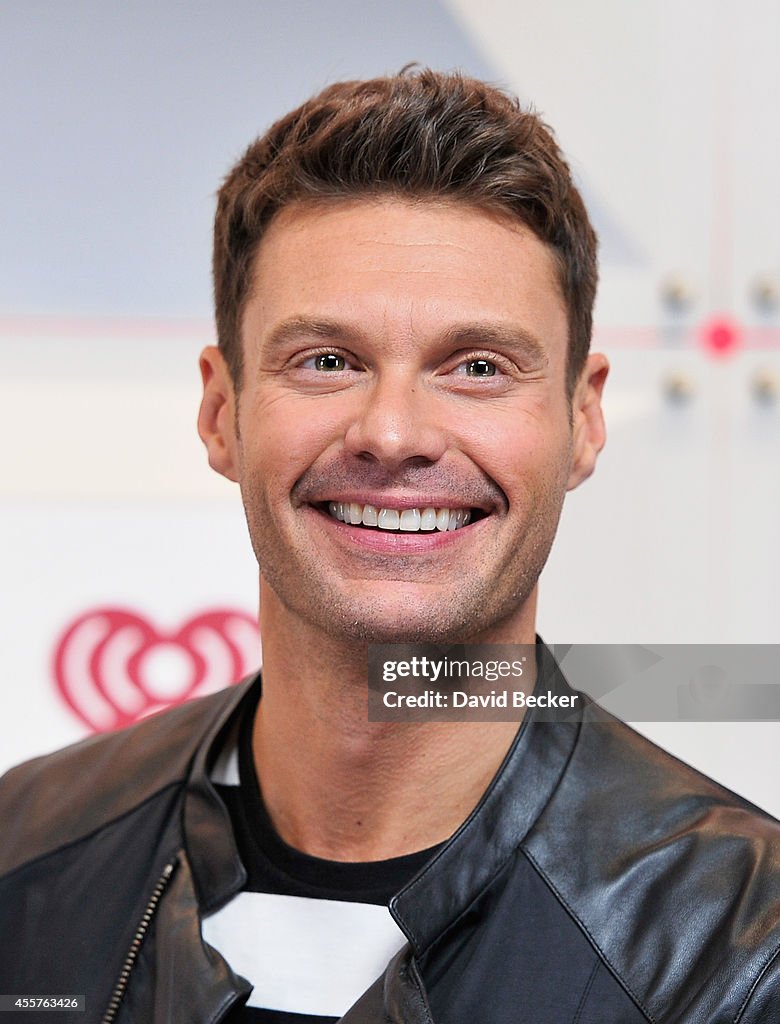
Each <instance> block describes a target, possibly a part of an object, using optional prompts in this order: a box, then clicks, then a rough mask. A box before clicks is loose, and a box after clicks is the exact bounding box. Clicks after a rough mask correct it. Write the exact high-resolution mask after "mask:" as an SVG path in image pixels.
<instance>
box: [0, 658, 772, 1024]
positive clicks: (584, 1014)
mask: <svg viewBox="0 0 780 1024" xmlns="http://www.w3.org/2000/svg"><path fill="white" fill-rule="evenodd" d="M254 685H259V681H257V682H256V683H255V684H254ZM251 686H252V683H251V682H250V683H247V684H245V685H242V686H238V687H234V688H231V689H229V690H226V691H223V692H221V693H218V694H215V695H214V696H210V697H207V698H204V699H202V700H198V701H194V702H192V703H190V704H186V705H184V706H182V707H179V708H175V709H173V710H172V711H169V712H166V713H164V714H162V715H160V716H158V717H155V718H152V719H150V720H148V721H146V722H143V723H142V724H140V725H137V726H134V727H133V728H131V729H128V730H125V731H123V732H120V733H117V734H114V735H108V736H100V737H95V738H92V739H89V740H87V741H86V742H84V743H81V744H79V745H77V746H75V747H71V748H68V749H66V750H64V751H61V752H59V753H56V754H53V755H50V756H49V757H45V758H40V759H38V760H35V761H32V762H29V763H28V764H26V765H22V766H21V767H19V768H16V769H14V770H13V771H11V772H10V773H9V774H8V775H6V776H5V777H4V779H2V780H0V822H2V833H0V834H1V835H2V841H1V842H0V993H8V994H33V995H35V994H38V995H40V994H83V995H85V997H86V1013H72V1014H71V1013H67V1012H62V1013H58V1014H57V1018H56V1019H57V1020H59V1021H64V1022H67V1021H74V1022H79V1024H92V1022H100V1021H118V1022H124V1024H127V1022H130V1021H132V1022H138V1024H206V1022H217V1021H219V1020H220V1019H222V1018H223V1017H224V1015H225V1014H226V1013H227V1011H228V1008H229V1007H230V1006H231V1005H232V1004H233V1003H234V1002H235V1001H236V1000H239V999H241V998H243V997H245V996H246V994H247V993H248V992H249V989H250V986H249V985H248V984H247V982H246V981H245V980H243V979H241V978H239V977H237V976H236V975H235V974H234V973H233V972H232V971H231V970H230V967H229V966H228V965H227V964H226V963H225V962H224V961H223V960H222V958H221V957H220V956H219V955H218V954H216V953H215V952H214V950H213V949H211V948H210V947H208V946H206V945H205V944H204V943H203V941H202V939H201V934H200V916H201V915H203V914H207V913H209V912H211V911H213V910H215V909H217V908H218V907H220V906H221V905H223V904H224V903H225V902H227V901H228V900H229V899H230V898H231V897H232V896H233V895H234V894H235V893H236V892H237V891H238V890H239V889H240V888H241V887H242V885H243V883H244V878H245V874H244V869H243V867H242V865H241V862H240V860H239V857H238V854H237V852H236V848H235V843H234V840H233V836H232V832H231V828H230V822H229V819H228V816H227V813H226V811H225V808H224V807H223V805H222V803H221V802H220V800H219V798H218V797H217V795H216V793H215V791H214V789H213V787H212V785H211V783H210V782H209V778H208V770H209V766H210V759H211V757H213V753H214V751H216V750H217V749H218V747H219V743H220V738H221V736H222V735H223V734H224V732H225V731H226V729H227V728H228V727H229V725H230V722H231V720H232V719H233V716H234V714H236V713H238V710H239V706H240V704H241V702H242V699H245V698H246V699H250V697H251V695H250V694H249V693H248V690H249V689H250V687H251ZM545 687H546V688H549V689H552V690H554V691H555V690H557V691H558V692H559V693H566V692H570V691H568V690H567V689H566V684H565V682H564V680H563V679H562V678H561V677H560V675H559V674H558V673H557V671H555V670H554V669H553V670H552V672H551V673H550V675H548V677H547V678H546V679H545ZM578 703H579V704H580V705H581V707H582V710H581V711H580V712H579V713H578V714H577V715H576V716H575V717H574V718H572V713H571V711H566V712H565V714H562V715H561V720H560V721H540V720H539V719H538V717H536V716H535V713H534V712H531V713H529V714H528V716H527V717H526V720H525V722H524V724H523V726H522V728H521V729H520V731H519V733H518V736H517V739H516V740H515V743H514V745H513V747H512V749H511V751H510V752H509V754H508V755H507V758H506V760H505V762H504V764H503V766H502V767H501V769H500V770H499V772H498V774H497V776H496V778H495V779H494V781H493V783H492V784H491V786H490V788H489V789H488V791H487V792H486V794H485V796H484V797H483V799H482V800H481V802H480V804H479V806H478V807H477V808H476V810H475V811H474V813H473V814H472V815H471V816H470V817H469V819H468V820H467V821H466V822H465V823H464V824H463V826H462V827H461V828H460V829H459V830H458V832H457V833H456V834H455V835H454V836H453V838H452V839H451V840H450V841H449V842H448V843H447V844H446V845H445V846H444V847H443V848H442V849H441V850H440V852H439V853H438V854H437V855H436V856H435V858H434V859H433V860H432V861H431V862H430V863H429V864H428V865H427V866H426V867H425V869H424V870H423V871H422V872H421V873H420V874H419V875H418V876H417V877H416V878H415V879H414V880H413V881H412V882H411V884H409V885H408V886H407V887H406V888H405V889H404V890H402V891H401V892H400V893H398V895H397V896H395V898H394V899H393V901H392V903H391V910H392V913H393V914H394V916H395V917H396V919H397V921H398V923H399V925H400V926H401V928H402V929H403V931H404V932H405V934H406V935H407V937H408V940H409V941H408V945H407V946H406V947H405V948H404V949H403V950H402V951H401V953H400V954H399V955H398V956H397V957H396V958H395V959H394V960H393V961H392V962H391V963H390V964H389V965H388V968H387V970H386V971H385V973H384V975H383V976H382V977H381V978H380V979H378V980H377V982H376V983H375V984H374V985H373V986H372V987H371V988H370V989H369V990H368V991H367V992H366V993H365V995H364V996H363V997H362V998H361V999H360V1000H359V1001H358V1003H356V1004H355V1006H354V1007H353V1008H352V1009H351V1010H350V1011H349V1012H348V1013H347V1014H346V1015H345V1017H344V1018H343V1020H344V1021H345V1022H346V1024H380V1022H388V1021H389V1022H393V1024H401V1022H403V1024H432V1022H435V1024H466V1022H473V1024H510V1022H512V1024H635V1022H636V1024H638V1022H647V1021H652V1022H656V1024H661V1022H663V1024H682V1022H686V1024H688V1022H691V1024H692V1022H697V1024H726V1022H729V1024H737V1022H740V1024H759V1022H760V1024H777V1022H780V954H779V947H780V825H778V823H776V822H775V821H774V820H773V819H771V818H769V817H768V816H767V815H765V814H763V813H762V812H761V811H758V810H757V809H756V808H754V807H752V806H751V805H750V804H748V803H747V802H746V801H744V800H742V799H740V798H739V797H737V796H735V795H734V794H732V793H730V792H728V791H726V790H724V789H723V788H721V787H720V786H718V785H716V784H715V783H713V782H711V781H710V780H708V779H706V778H704V777H703V776H701V775H700V774H698V773H697V772H695V771H693V770H692V769H691V768H689V767H687V766H686V765H684V764H681V763H680V762H678V761H676V760H675V759H674V758H672V757H670V756H669V755H668V754H666V753H664V752H663V751H661V750H659V749H658V748H657V747H655V746H653V745H652V744H651V743H649V742H647V741H646V740H644V739H643V738H642V737H640V736H638V735H637V734H636V733H634V732H633V731H632V730H630V729H629V728H628V727H626V726H624V725H622V724H621V723H617V722H615V721H614V720H613V719H611V718H610V717H609V716H607V715H606V714H605V713H603V712H602V711H600V709H598V708H597V706H595V705H593V704H591V703H590V702H589V701H587V698H582V699H581V700H580V701H578ZM564 719H565V720H564ZM38 1017H39V1015H38V1014H35V1013H29V1012H25V1013H24V1015H23V1016H22V1015H19V1018H18V1019H19V1020H22V1021H27V1022H28V1024H32V1022H34V1021H35V1020H36V1019H38ZM4 1019H7V1020H8V1021H9V1024H10V1022H11V1021H12V1020H14V1019H16V1015H15V1014H9V1015H8V1017H7V1018H4ZM40 1019H41V1020H45V1021H46V1022H47V1024H51V1020H52V1017H51V1014H50V1013H49V1014H47V1015H46V1016H45V1017H44V1016H42V1015H41V1016H40Z"/></svg>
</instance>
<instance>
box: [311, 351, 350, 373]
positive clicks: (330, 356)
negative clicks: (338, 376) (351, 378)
mask: <svg viewBox="0 0 780 1024" xmlns="http://www.w3.org/2000/svg"><path fill="white" fill-rule="evenodd" d="M313 362H314V368H315V370H322V371H323V372H325V373H332V372H333V371H334V370H336V371H338V370H346V368H347V361H346V359H345V358H344V356H340V355H339V354H338V353H337V352H321V353H320V354H319V355H318V356H314V360H313Z"/></svg>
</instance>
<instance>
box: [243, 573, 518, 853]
mask: <svg viewBox="0 0 780 1024" xmlns="http://www.w3.org/2000/svg"><path fill="white" fill-rule="evenodd" d="M528 603H529V604H533V601H529V602H528ZM528 612H529V614H528V615H527V618H528V619H529V620H530V621H527V622H524V623H521V624H518V623H514V624H513V628H512V631H511V636H509V635H506V634H505V633H504V631H501V635H492V636H490V637H481V638H479V640H480V642H483V643H486V642H491V643H509V642H512V643H530V644H533V642H534V625H533V608H531V609H529V610H528ZM261 627H262V634H263V696H262V700H261V702H260V706H259V709H258V713H257V716H256V719H255V725H254V732H253V750H254V758H255V764H256V767H257V774H258V778H259V779H260V786H261V789H262V794H263V799H264V801H265V804H266V807H267V809H268V813H269V815H270V817H271V820H272V821H273V823H274V826H275V828H276V829H277V831H278V832H279V834H280V836H281V837H282V839H284V840H285V842H287V843H288V844H289V845H291V846H293V847H295V848H296V849H298V850H302V851H304V852H306V853H309V854H311V855H313V856H317V857H323V858H327V859H329V860H340V861H370V860H385V859H389V858H391V857H398V856H402V855H403V854H407V853H412V852H414V851H416V850H422V849H426V848H427V847H430V846H434V845H436V844H437V843H440V842H442V841H443V840H445V839H447V838H449V836H450V835H452V833H453V832H454V831H455V830H456V829H457V828H458V826H459V825H460V824H461V823H462V822H463V821H464V820H465V819H466V818H467V817H468V815H469V813H470V812H471V811H472V810H473V808H474V807H475V806H476V805H477V803H478V802H479V799H480V797H481V796H482V794H483V793H484V791H485V789H486V788H487V786H488V785H489V783H490V781H491V779H492V778H493V776H494V775H495V773H496V771H497V770H498V767H499V765H500V764H501V762H502V760H503V759H504V757H505V755H506V753H507V751H508V749H509V747H510V745H511V743H512V740H513V738H514V736H515V734H516V732H517V728H518V723H517V722H516V721H514V722H429V723H421V722H408V723H407V722H403V723H401V722H370V721H369V720H368V714H367V691H366V685H367V683H366V671H367V670H366V666H367V647H366V645H361V644H357V643H355V642H354V641H349V642H345V641H339V640H338V639H337V638H334V637H332V636H329V635H327V634H326V633H324V632H322V631H321V630H319V629H317V628H316V627H313V626H311V625H310V624H305V623H301V621H300V620H299V619H297V617H294V616H293V615H292V614H291V613H290V612H289V611H288V610H287V609H286V608H284V607H283V606H282V605H281V604H280V602H278V600H277V599H276V598H275V595H273V594H272V593H271V592H270V591H269V588H265V589H264V591H263V600H262V613H261ZM518 627H519V628H518ZM528 684H529V685H530V686H532V685H533V678H530V679H529V681H528Z"/></svg>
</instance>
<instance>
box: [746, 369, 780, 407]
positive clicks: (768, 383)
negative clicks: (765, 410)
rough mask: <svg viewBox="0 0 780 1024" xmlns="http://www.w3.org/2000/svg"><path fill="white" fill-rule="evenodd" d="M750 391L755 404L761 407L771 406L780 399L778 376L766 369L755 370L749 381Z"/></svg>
mask: <svg viewBox="0 0 780 1024" xmlns="http://www.w3.org/2000/svg"><path fill="white" fill-rule="evenodd" d="M751 390H752V392H753V397H754V398H755V400H756V401H757V402H761V403H762V405H773V404H774V403H775V402H777V401H778V399H780V375H778V374H777V373H775V372H774V371H773V370H770V369H769V368H768V367H762V368H761V369H760V370H756V372H755V374H754V375H753V380H752V381H751Z"/></svg>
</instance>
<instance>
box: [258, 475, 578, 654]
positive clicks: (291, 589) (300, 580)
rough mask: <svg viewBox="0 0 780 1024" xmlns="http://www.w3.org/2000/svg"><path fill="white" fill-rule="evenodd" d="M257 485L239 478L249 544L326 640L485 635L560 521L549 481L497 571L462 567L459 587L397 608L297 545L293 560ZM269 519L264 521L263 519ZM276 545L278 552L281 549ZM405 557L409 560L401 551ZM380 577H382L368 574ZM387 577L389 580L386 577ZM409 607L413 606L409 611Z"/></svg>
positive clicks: (528, 579) (516, 604)
mask: <svg viewBox="0 0 780 1024" xmlns="http://www.w3.org/2000/svg"><path fill="white" fill-rule="evenodd" d="M260 493H261V491H260V489H257V488H254V487H252V486H251V481H250V482H249V486H248V487H245V486H244V484H242V497H243V500H244V510H245V514H246V518H247V524H248V527H249V534H250V538H251V541H252V547H253V550H254V553H255V557H256V558H257V561H258V565H259V567H260V571H261V573H262V574H263V578H264V580H265V583H266V584H267V585H268V586H269V587H270V588H271V589H272V590H273V592H274V594H275V596H276V597H277V598H278V600H279V601H280V602H281V604H282V605H283V606H284V607H285V608H286V609H287V611H288V612H289V613H291V615H292V616H293V617H297V618H299V619H301V620H303V621H304V622H306V623H308V625H309V626H310V627H315V628H316V629H319V630H320V631H322V632H323V633H324V634H325V635H327V636H328V637H329V639H330V640H337V639H338V638H342V639H343V640H344V642H345V643H354V644H360V645H365V644H369V643H420V642H428V643H439V644H453V643H468V642H476V641H477V640H479V639H481V640H483V641H484V640H485V639H486V638H487V639H488V640H489V639H490V637H491V635H492V634H494V633H496V631H497V630H499V629H500V628H501V626H502V625H505V624H506V623H507V622H509V621H510V620H511V619H512V617H513V616H516V615H517V614H518V612H519V611H520V610H521V609H522V607H523V606H524V605H525V603H526V602H527V601H528V599H529V598H530V597H531V595H532V593H533V591H534V588H535V586H536V583H537V581H538V579H539V576H540V574H541V571H542V569H543V568H544V565H545V563H546V561H547V557H548V555H549V552H550V548H551V547H552V542H553V540H554V537H555V533H556V530H557V526H558V520H559V517H560V512H561V508H562V504H563V497H564V493H565V492H564V490H563V489H562V488H561V487H558V486H556V485H555V484H554V485H553V486H547V487H545V488H544V494H539V495H538V496H537V497H538V500H537V501H535V502H534V503H533V506H534V511H533V512H531V513H530V514H529V517H528V522H527V523H526V527H527V529H526V531H525V533H524V535H523V536H522V538H521V539H520V542H519V549H518V551H517V553H516V555H515V556H514V557H512V558H509V557H508V556H507V555H504V557H503V563H504V564H503V568H502V571H501V572H500V573H499V574H498V575H496V573H495V572H493V573H491V574H489V575H485V574H483V573H480V572H472V571H468V567H465V569H464V572H463V574H462V576H461V577H460V578H459V579H458V581H457V584H456V586H457V589H454V588H453V590H452V591H451V592H450V593H448V594H447V595H446V596H442V595H441V593H440V594H439V595H438V596H436V597H434V596H433V595H431V596H430V597H428V598H426V599H425V601H424V602H422V603H421V605H422V606H420V605H418V606H417V607H416V608H414V609H413V610H412V609H408V611H407V613H406V614H404V615H403V616H402V615H401V614H399V613H397V612H390V610H389V609H388V607H387V604H386V602H385V601H383V600H382V599H381V597H373V596H372V595H371V594H370V593H368V592H367V590H368V587H363V593H361V594H360V595H355V596H353V595H350V594H349V593H345V592H344V590H345V588H344V586H343V585H342V586H341V587H339V586H338V583H337V582H336V583H334V582H331V581H334V580H335V570H333V569H331V570H330V573H331V575H330V578H329V577H328V576H327V575H326V570H325V569H324V568H323V567H322V565H321V564H319V563H318V559H317V556H316V554H314V553H307V552H306V551H305V550H303V551H302V550H301V549H300V548H299V549H298V551H297V552H295V554H294V561H293V562H292V564H291V561H290V558H289V557H286V558H285V557H284V553H285V552H287V553H289V551H290V546H289V545H288V544H286V543H285V541H284V538H283V537H282V536H281V534H280V532H279V531H278V529H277V528H276V525H275V524H274V521H273V517H272V514H271V510H270V509H269V508H268V507H267V504H266V503H265V502H264V501H263V500H262V498H261V497H259V495H260ZM269 524H271V525H270V527H269ZM280 552H281V553H283V554H282V557H280ZM496 557H497V558H498V562H499V563H501V561H502V559H501V557H500V553H499V554H498V556H497V555H496V553H495V552H493V553H492V557H491V555H490V553H488V552H486V557H485V560H484V561H483V564H485V562H487V564H488V565H490V564H492V562H493V558H496ZM404 562H405V564H407V565H408V564H409V560H408V559H407V558H405V559H404ZM374 582H375V583H379V584H381V580H376V581H374ZM390 585H392V584H390ZM410 613H411V614H410Z"/></svg>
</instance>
